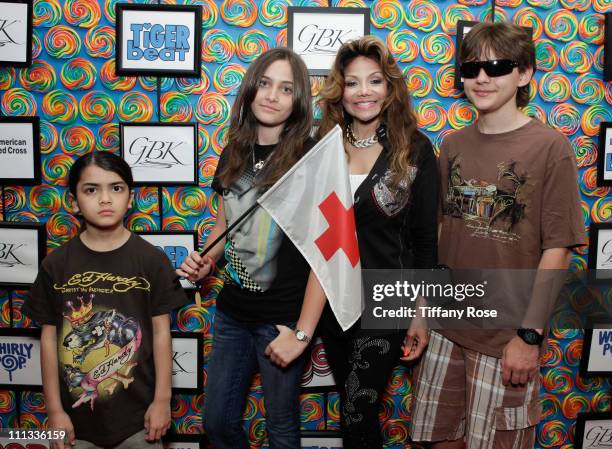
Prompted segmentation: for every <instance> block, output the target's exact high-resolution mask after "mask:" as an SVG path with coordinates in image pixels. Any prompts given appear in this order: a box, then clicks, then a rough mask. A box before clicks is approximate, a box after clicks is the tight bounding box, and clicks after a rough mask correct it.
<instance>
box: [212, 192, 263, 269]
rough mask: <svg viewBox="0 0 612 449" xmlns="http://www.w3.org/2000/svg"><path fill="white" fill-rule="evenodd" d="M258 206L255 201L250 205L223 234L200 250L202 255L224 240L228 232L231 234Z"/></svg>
mask: <svg viewBox="0 0 612 449" xmlns="http://www.w3.org/2000/svg"><path fill="white" fill-rule="evenodd" d="M258 207H259V203H258V202H255V204H253V205H252V206H251V207H249V208H248V209H247V210H246V211H245V212H244V213H243V214H242V215H241V216H239V217H238V218H236V220H235V221H234V222H233V223H232V224H231V225H230V226H228V227H227V229H226V230H225V231H223V234H221V235H220V236H219V237H217V238H216V239H215V240H214V241H213V242H212V243H211V244H210V245H208V246H207V247H206V248H204V249H203V250H202V251H201V252H200V257H204V256H205V255H206V254H207V253H208V252H209V251H210V250H211V249H212V248H213V247H214V246H215V245H216V244H217V243H219V242H220V241H221V240H223V239H224V238H225V237H226V236H227V234H229V233H230V232H231V231H232V230H233V229H234V228H235V227H236V226H238V225H239V224H240V223H242V222H243V221H244V219H245V218H246V217H248V216H249V215H250V214H251V213H252V212H253V211H254V210H255V209H257V208H258Z"/></svg>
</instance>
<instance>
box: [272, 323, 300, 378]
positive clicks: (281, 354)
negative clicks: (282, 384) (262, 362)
mask: <svg viewBox="0 0 612 449" xmlns="http://www.w3.org/2000/svg"><path fill="white" fill-rule="evenodd" d="M276 328H277V329H278V331H279V334H278V336H277V337H276V338H275V339H274V340H272V341H271V342H270V344H269V345H268V346H267V347H266V350H265V351H264V354H265V355H266V356H268V357H270V360H271V361H272V363H274V364H276V365H278V366H280V367H282V368H286V367H287V366H288V365H289V364H290V363H291V362H293V361H294V360H295V359H297V358H298V357H299V356H300V355H301V354H302V352H304V349H306V348H307V347H308V343H306V342H304V341H299V340H298V339H297V338H296V336H295V333H294V332H293V330H292V329H291V328H289V327H287V326H282V325H276Z"/></svg>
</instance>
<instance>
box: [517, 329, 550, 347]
mask: <svg viewBox="0 0 612 449" xmlns="http://www.w3.org/2000/svg"><path fill="white" fill-rule="evenodd" d="M516 334H517V335H518V336H519V337H521V339H522V340H523V341H524V342H525V343H527V344H528V345H539V344H540V343H542V342H543V341H544V335H542V334H540V333H539V332H538V331H536V330H535V329H525V328H522V327H521V328H520V329H517V330H516Z"/></svg>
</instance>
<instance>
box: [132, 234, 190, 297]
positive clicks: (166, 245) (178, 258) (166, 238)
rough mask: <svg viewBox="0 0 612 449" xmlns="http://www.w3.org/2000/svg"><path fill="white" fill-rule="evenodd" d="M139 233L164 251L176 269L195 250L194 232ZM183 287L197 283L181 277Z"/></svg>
mask: <svg viewBox="0 0 612 449" xmlns="http://www.w3.org/2000/svg"><path fill="white" fill-rule="evenodd" d="M139 235H140V236H141V237H142V238H143V239H145V240H146V241H147V242H149V243H150V244H151V245H153V246H155V247H157V249H159V250H160V251H162V252H163V253H164V254H165V255H166V256H167V257H168V259H170V263H171V264H172V267H173V268H174V269H177V268H178V267H180V266H181V264H182V263H183V262H184V261H185V258H186V257H187V256H188V255H189V253H191V252H192V251H195V234H194V232H176V231H175V232H155V233H146V232H141V233H139ZM181 285H182V286H183V288H195V284H193V283H192V282H189V281H188V280H187V279H181Z"/></svg>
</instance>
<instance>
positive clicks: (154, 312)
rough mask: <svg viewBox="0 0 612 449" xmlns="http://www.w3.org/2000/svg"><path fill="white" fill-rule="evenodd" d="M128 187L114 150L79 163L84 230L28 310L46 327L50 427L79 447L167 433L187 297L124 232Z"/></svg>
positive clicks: (54, 256)
mask: <svg viewBox="0 0 612 449" xmlns="http://www.w3.org/2000/svg"><path fill="white" fill-rule="evenodd" d="M132 184H133V180H132V174H131V171H130V168H129V166H128V165H127V163H126V162H125V161H124V160H123V159H121V158H119V157H118V156H115V155H113V154H111V153H108V152H94V153H90V154H88V155H86V156H83V157H81V158H79V159H78V160H77V161H76V162H75V163H74V165H73V166H72V168H71V171H70V175H69V185H70V192H71V193H72V199H73V206H74V207H75V209H76V210H77V211H80V212H81V213H82V215H83V217H84V219H85V222H86V228H85V230H84V231H83V232H82V233H81V234H80V235H79V236H77V237H75V238H73V239H72V240H71V241H69V242H68V243H66V244H65V245H63V246H62V247H61V248H59V249H57V250H55V251H54V252H53V253H51V254H50V255H49V256H47V257H46V258H45V259H44V260H43V263H42V266H41V269H40V271H39V273H38V277H37V278H36V281H35V283H34V285H33V286H32V289H31V290H30V293H29V297H28V298H27V300H26V302H25V304H24V309H23V311H24V313H26V314H27V315H28V316H29V317H30V318H32V319H34V320H36V321H38V322H39V323H40V324H41V326H42V334H41V359H42V377H43V390H44V394H45V404H46V408H47V414H48V418H49V419H48V426H49V428H53V429H64V430H65V431H66V432H67V442H68V444H70V445H72V446H76V447H77V448H83V449H84V448H92V447H105V448H109V447H120V448H121V449H127V448H139V447H144V446H145V445H148V444H147V443H146V441H149V442H156V444H157V445H158V446H161V443H160V438H161V437H162V435H164V434H165V432H166V430H167V429H168V428H169V426H170V395H171V377H172V376H171V368H172V355H171V353H172V348H171V346H172V344H171V338H170V316H169V313H170V311H171V310H172V309H174V308H175V307H178V306H180V305H183V304H185V303H186V302H187V298H186V296H185V293H184V291H183V290H182V288H181V286H180V284H179V283H178V280H177V277H176V276H175V274H174V271H173V269H172V267H171V265H170V263H169V261H168V259H167V258H166V257H165V256H164V255H163V254H161V253H160V251H159V250H157V249H156V248H155V247H154V246H152V245H150V244H149V243H147V242H146V241H144V240H143V239H142V238H141V237H139V236H137V235H135V234H132V233H131V232H130V231H128V230H127V229H126V228H125V227H124V225H123V217H124V215H125V213H126V212H127V210H128V208H129V206H130V203H131V200H132V193H131V189H132ZM145 440H146V441H145ZM53 446H54V447H55V448H57V449H62V448H63V443H62V442H59V441H55V442H53ZM148 446H150V445H148Z"/></svg>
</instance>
